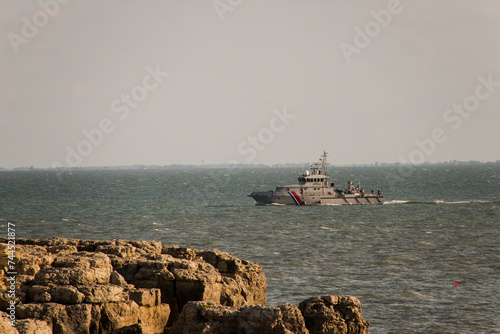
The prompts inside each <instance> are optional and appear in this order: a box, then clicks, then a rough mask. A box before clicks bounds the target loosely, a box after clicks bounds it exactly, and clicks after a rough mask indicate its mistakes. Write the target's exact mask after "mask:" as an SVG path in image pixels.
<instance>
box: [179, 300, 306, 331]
mask: <svg viewBox="0 0 500 334" xmlns="http://www.w3.org/2000/svg"><path fill="white" fill-rule="evenodd" d="M170 333H171V334H188V333H189V334H198V333H206V334H222V333H247V334H251V333H255V334H286V333H290V334H291V333H296V334H303V333H309V331H308V330H307V328H306V326H305V323H304V318H303V317H302V314H301V313H300V311H299V309H298V308H297V306H295V305H292V304H283V305H280V306H278V307H262V306H243V307H240V308H235V307H229V306H221V305H218V304H215V303H209V302H189V303H188V304H186V306H184V309H183V310H182V312H181V314H180V316H179V319H178V320H177V322H175V324H174V326H173V327H172V329H171V331H170Z"/></svg>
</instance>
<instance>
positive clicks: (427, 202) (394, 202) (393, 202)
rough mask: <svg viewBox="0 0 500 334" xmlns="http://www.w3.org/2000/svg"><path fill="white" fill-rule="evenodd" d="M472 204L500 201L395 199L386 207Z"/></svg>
mask: <svg viewBox="0 0 500 334" xmlns="http://www.w3.org/2000/svg"><path fill="white" fill-rule="evenodd" d="M471 203H500V200H494V201H483V200H466V201H443V200H435V201H409V200H399V199H395V200H392V201H387V202H384V205H394V204H471Z"/></svg>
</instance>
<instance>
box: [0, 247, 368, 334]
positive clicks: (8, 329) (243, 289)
mask: <svg viewBox="0 0 500 334" xmlns="http://www.w3.org/2000/svg"><path fill="white" fill-rule="evenodd" d="M11 255H12V253H9V252H8V246H7V240H5V239H0V280H1V282H2V285H0V311H2V312H0V332H1V333H23V334H25V333H42V334H44V333H148V334H150V333H174V334H175V333H309V332H311V333H367V332H368V325H369V323H368V322H366V321H364V320H363V318H362V315H361V303H360V302H359V300H357V299H356V298H355V297H349V296H323V297H314V298H311V299H308V300H306V301H304V302H302V303H301V304H300V305H299V307H297V306H295V305H292V304H283V305H280V306H278V307H264V305H265V303H266V280H265V276H264V273H263V272H262V268H261V267H260V266H259V265H257V264H255V263H252V262H248V261H245V260H240V259H237V258H235V257H233V256H231V255H229V254H227V253H225V252H221V251H218V250H195V249H190V248H182V247H175V246H163V245H162V244H161V243H160V242H156V241H124V240H112V241H98V240H78V239H64V238H50V239H17V240H16V248H15V253H14V258H9V256H11ZM9 260H10V261H11V262H10V263H9V262H8V261H9ZM9 264H10V265H12V264H14V267H10V269H8V268H9V267H8V265H9ZM8 271H15V272H16V273H17V274H16V275H15V285H14V286H11V285H10V284H11V283H12V281H6V278H8V277H11V276H9V275H10V274H8V273H7V272H8ZM14 287H15V293H14V295H15V299H12V298H11V296H12V289H13V288H14ZM315 298H316V299H315ZM14 301H15V303H16V306H15V312H14V313H15V314H14V315H15V324H16V327H12V326H11V325H10V324H9V322H10V321H11V319H12V318H9V316H10V317H12V314H11V313H12V312H13V311H12V308H10V310H9V306H10V305H11V303H13V302H14ZM9 312H10V313H9ZM363 326H364V327H363ZM356 330H358V331H356Z"/></svg>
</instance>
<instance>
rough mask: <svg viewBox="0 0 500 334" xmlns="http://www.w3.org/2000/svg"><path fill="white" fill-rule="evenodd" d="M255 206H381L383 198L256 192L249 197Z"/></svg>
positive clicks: (373, 196)
mask: <svg viewBox="0 0 500 334" xmlns="http://www.w3.org/2000/svg"><path fill="white" fill-rule="evenodd" d="M249 196H250V197H252V198H253V199H254V200H255V202H256V204H257V205H366V204H383V203H384V198H383V197H382V196H378V195H371V194H369V195H364V196H358V195H354V194H346V195H344V196H298V195H297V194H296V193H295V192H290V193H289V194H288V196H286V195H275V194H274V193H273V192H272V191H257V192H253V193H251V194H250V195H249Z"/></svg>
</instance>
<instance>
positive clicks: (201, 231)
mask: <svg viewBox="0 0 500 334" xmlns="http://www.w3.org/2000/svg"><path fill="white" fill-rule="evenodd" d="M299 172H300V170H299V169H297V168H295V169H294V168H282V169H241V170H237V169H233V170H229V169H212V170H210V169H200V170H156V171H155V170H129V171H78V170H75V171H72V172H71V173H66V174H63V175H59V176H58V175H57V174H56V173H55V172H41V171H35V172H0V227H1V229H3V230H4V232H3V233H4V234H6V233H7V232H6V227H7V222H12V223H15V224H16V235H17V237H28V238H41V237H53V236H58V237H68V238H92V239H118V238H119V239H150V240H158V241H161V242H162V243H164V244H173V245H179V246H187V247H193V248H218V249H221V250H223V251H227V252H229V253H231V254H232V255H235V256H237V257H240V258H243V259H248V260H251V261H254V262H257V263H259V264H260V265H262V267H263V268H264V271H265V274H266V277H267V284H268V305H272V306H274V305H277V304H279V303H283V302H292V303H296V304H297V303H298V302H300V301H302V300H304V299H306V298H308V297H310V296H314V295H324V294H350V295H354V296H356V297H358V298H359V299H360V300H361V302H362V303H363V315H364V317H365V319H367V320H369V321H370V322H371V327H370V333H499V332H500V292H499V291H500V246H499V244H500V229H499V222H500V166H439V167H438V166H431V167H416V168H415V169H413V170H407V169H405V170H402V171H399V170H398V169H397V168H395V167H370V168H361V167H358V168H347V167H344V168H335V169H332V170H331V175H332V181H334V182H335V184H336V185H337V186H341V185H344V184H345V185H347V181H349V180H352V181H354V183H355V184H356V183H357V182H358V181H359V180H360V181H361V185H362V187H363V188H365V190H368V191H370V190H371V189H374V190H375V191H376V190H377V189H381V190H382V191H383V192H384V195H385V200H386V204H385V205H378V206H317V207H297V206H255V205H254V202H253V200H252V198H250V197H247V194H249V193H250V192H252V191H254V190H270V189H273V188H274V187H275V186H277V185H283V184H292V183H296V176H297V174H298V173H299ZM455 281H458V282H459V285H458V286H455Z"/></svg>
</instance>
